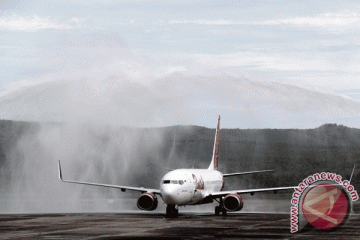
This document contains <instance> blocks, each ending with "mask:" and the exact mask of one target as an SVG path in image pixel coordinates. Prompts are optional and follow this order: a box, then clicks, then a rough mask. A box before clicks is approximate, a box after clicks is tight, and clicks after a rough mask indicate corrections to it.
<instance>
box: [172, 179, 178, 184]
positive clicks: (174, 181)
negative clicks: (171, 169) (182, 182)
mask: <svg viewBox="0 0 360 240" xmlns="http://www.w3.org/2000/svg"><path fill="white" fill-rule="evenodd" d="M171 183H172V184H178V183H179V181H178V180H171Z"/></svg>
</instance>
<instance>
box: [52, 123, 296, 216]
mask: <svg viewBox="0 0 360 240" xmlns="http://www.w3.org/2000/svg"><path fill="white" fill-rule="evenodd" d="M219 133H220V116H219V118H218V123H217V128H216V132H215V141H214V148H213V155H212V159H211V162H210V165H209V167H208V168H207V169H177V170H170V172H168V173H167V174H165V176H164V177H163V178H162V180H161V182H160V189H150V188H143V187H131V186H119V185H110V184H101V183H89V182H80V181H71V180H64V179H63V177H62V172H61V165H60V160H59V178H60V181H62V182H67V183H75V184H85V185H92V186H101V187H109V188H117V189H120V190H121V191H122V192H125V191H126V190H131V191H137V192H140V193H141V195H140V196H139V198H138V200H137V207H138V208H139V209H141V210H147V211H152V210H155V209H156V208H157V206H158V197H157V196H160V197H161V198H162V199H163V201H164V202H165V203H166V204H167V207H166V215H167V216H168V217H176V216H177V215H178V213H179V210H178V207H180V206H186V205H200V204H207V203H212V202H214V200H215V201H217V202H218V203H219V205H218V206H216V207H215V215H216V216H218V215H220V213H222V215H224V216H226V215H227V212H228V211H229V212H234V211H240V210H241V209H242V208H243V206H244V202H243V199H242V197H241V196H240V194H245V193H250V194H254V193H257V192H268V191H273V192H274V193H276V192H277V191H279V190H289V189H294V187H275V188H258V189H241V190H230V191H223V189H224V186H225V181H224V178H225V177H231V176H237V175H245V174H254V173H264V172H271V171H273V170H262V171H251V172H238V173H227V174H223V173H221V172H220V171H218V158H219Z"/></svg>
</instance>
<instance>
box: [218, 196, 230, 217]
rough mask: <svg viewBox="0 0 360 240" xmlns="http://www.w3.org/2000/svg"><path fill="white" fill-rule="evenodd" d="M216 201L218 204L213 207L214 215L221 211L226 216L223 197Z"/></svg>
mask: <svg viewBox="0 0 360 240" xmlns="http://www.w3.org/2000/svg"><path fill="white" fill-rule="evenodd" d="M217 202H219V204H220V205H219V206H216V207H215V216H219V215H220V212H221V213H222V215H223V216H226V215H227V211H226V209H225V208H224V204H223V198H220V201H217Z"/></svg>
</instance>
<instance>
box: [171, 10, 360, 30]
mask: <svg viewBox="0 0 360 240" xmlns="http://www.w3.org/2000/svg"><path fill="white" fill-rule="evenodd" d="M359 22H360V17H359V15H358V14H357V13H349V14H339V13H324V14H319V15H316V16H304V17H291V18H283V19H271V20H263V21H239V20H227V19H218V20H208V19H198V20H170V21H169V23H170V24H198V25H264V26H274V25H289V26H297V27H299V26H304V27H326V28H328V27H343V26H349V25H352V24H358V23H359Z"/></svg>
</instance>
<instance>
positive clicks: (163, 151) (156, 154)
mask: <svg viewBox="0 0 360 240" xmlns="http://www.w3.org/2000/svg"><path fill="white" fill-rule="evenodd" d="M44 125H46V126H51V125H54V126H59V125H61V124H56V123H52V124H44ZM42 126H43V124H38V123H27V122H14V121H5V120H1V121H0V167H1V169H0V179H1V181H6V179H11V176H10V175H11V174H12V173H11V172H8V171H7V168H6V165H7V164H8V163H9V161H15V160H14V156H11V154H12V153H13V151H14V149H15V148H16V144H17V142H18V141H19V139H21V138H22V137H23V136H25V135H33V136H36V134H37V133H38V132H39V130H40V129H41V127H42ZM109 128H110V130H109ZM109 128H107V129H108V130H106V131H94V132H91V136H92V138H93V139H96V146H98V148H99V149H105V150H106V148H107V145H108V143H109V142H111V138H113V137H114V136H117V137H118V138H119V139H120V140H117V142H119V144H115V146H117V145H121V146H117V148H116V149H115V148H114V153H113V154H112V156H111V158H112V162H113V163H112V162H111V161H110V162H109V161H107V162H106V164H114V168H116V167H118V166H120V165H119V164H120V163H124V159H122V158H125V157H124V156H125V155H126V154H125V155H124V154H123V153H124V152H125V150H126V149H125V148H126V147H127V146H129V139H132V138H135V140H134V139H132V140H131V144H132V146H133V148H134V149H135V150H131V151H126V153H127V155H128V156H130V158H131V159H134V160H131V162H129V163H127V165H128V169H129V171H131V176H132V178H131V179H130V180H129V182H124V183H123V184H136V185H138V186H149V185H151V186H154V187H157V186H158V181H159V180H160V178H161V176H162V175H163V174H164V173H165V170H164V169H165V168H172V169H176V168H192V167H195V168H207V166H208V164H209V162H210V160H211V155H212V148H213V141H214V133H215V130H214V129H208V128H205V127H198V126H173V127H164V128H143V129H136V128H126V127H109ZM119 136H120V137H119ZM154 138H157V141H154ZM30 139H31V138H30ZM125 141H127V142H126V143H127V144H124V145H122V143H123V142H125ZM34 146H36V144H35V145H34ZM134 146H135V147H134ZM124 149H125V150H124ZM105 150H104V151H105ZM219 154H220V160H219V167H220V170H221V171H222V172H224V173H230V172H241V171H252V170H264V169H274V170H276V171H275V172H274V173H264V174H253V175H247V176H238V177H234V178H231V180H230V179H228V180H229V181H227V182H226V184H227V188H236V187H237V188H239V187H238V185H239V184H241V186H242V187H243V188H252V187H274V186H290V185H297V184H299V182H300V181H302V180H303V179H304V178H306V177H307V176H309V175H311V174H314V173H317V172H323V171H325V172H334V173H337V174H340V175H342V176H343V178H346V179H349V178H350V174H351V170H352V167H353V165H354V164H355V163H356V164H357V169H356V170H355V174H354V178H353V181H352V183H353V184H354V185H355V189H358V190H359V189H360V184H359V183H360V130H359V129H354V128H348V127H345V126H342V125H340V126H339V125H336V124H325V125H323V126H320V127H319V128H316V129H306V130H297V129H247V130H242V129H221V130H220V153H219ZM75 157H76V156H75ZM86 157H87V159H86V161H88V159H90V158H88V155H86ZM92 158H94V159H97V160H94V161H93V164H95V168H96V169H97V170H98V172H99V174H102V175H103V176H104V177H106V176H107V173H106V172H105V171H109V170H106V169H107V168H106V166H104V164H103V163H102V161H101V154H100V155H99V154H98V155H94V156H92ZM10 159H11V160H10ZM50 160H51V159H49V161H50ZM55 160H57V159H55ZM55 160H54V161H55ZM16 161H20V160H18V159H17V158H16ZM126 161H128V160H126ZM19 165H21V162H20V163H19ZM16 166H17V165H15V167H16ZM82 167H83V165H78V166H77V168H76V169H79V171H81V168H82ZM12 169H13V170H14V166H12ZM154 176H156V177H155V178H154ZM88 180H89V179H88ZM118 180H119V182H123V181H124V179H123V178H121V176H119V179H118Z"/></svg>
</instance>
